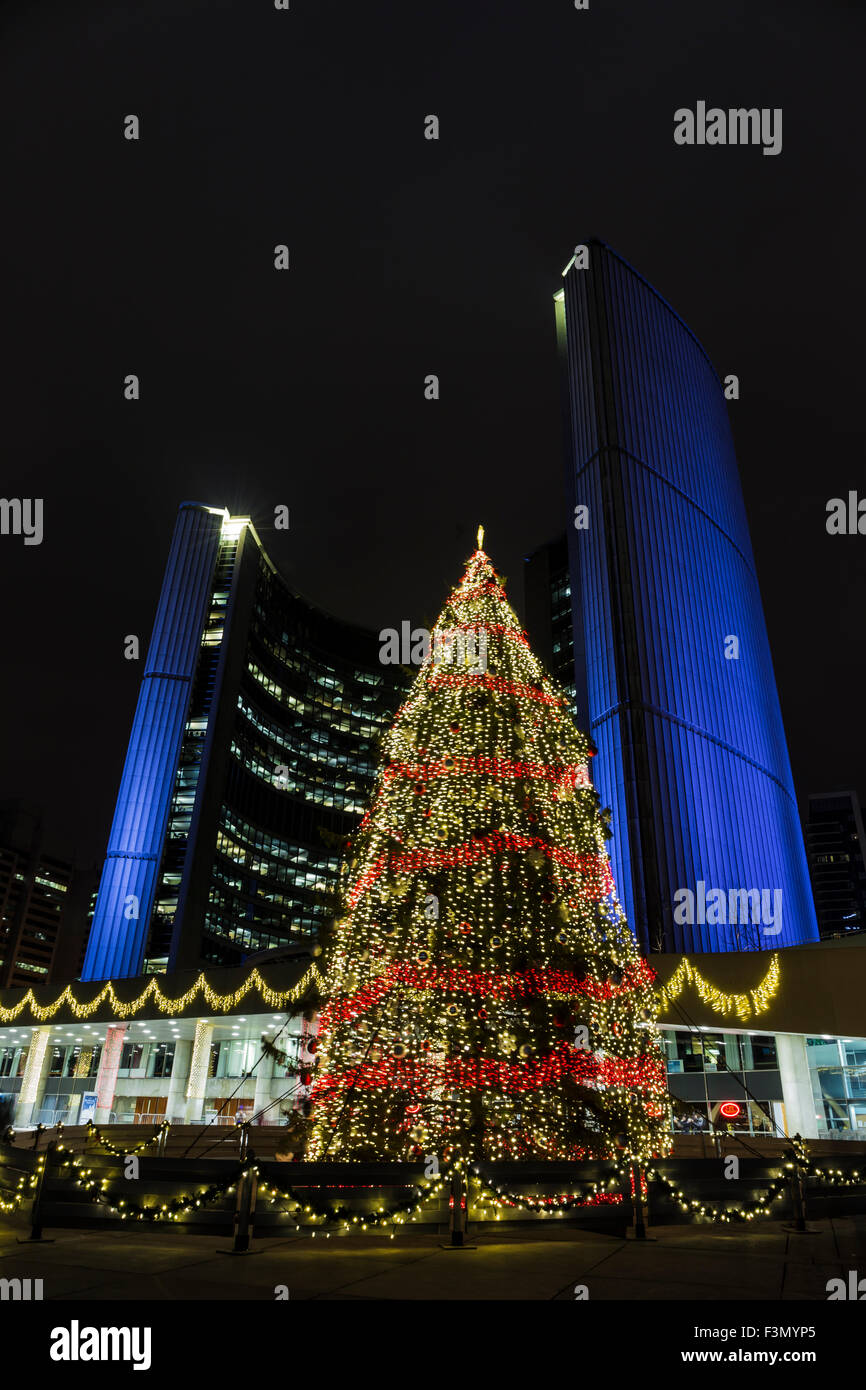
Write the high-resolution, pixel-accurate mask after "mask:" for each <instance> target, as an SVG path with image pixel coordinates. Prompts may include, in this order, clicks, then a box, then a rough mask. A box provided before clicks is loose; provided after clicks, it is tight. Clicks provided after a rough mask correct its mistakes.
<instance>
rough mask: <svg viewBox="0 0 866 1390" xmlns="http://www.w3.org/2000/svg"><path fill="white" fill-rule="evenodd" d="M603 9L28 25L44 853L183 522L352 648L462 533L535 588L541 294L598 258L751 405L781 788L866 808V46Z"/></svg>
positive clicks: (94, 794) (19, 790)
mask: <svg viewBox="0 0 866 1390" xmlns="http://www.w3.org/2000/svg"><path fill="white" fill-rule="evenodd" d="M590 3H591V7H590V9H589V11H587V12H577V11H575V10H574V8H573V5H572V3H571V0H524V3H517V2H516V0H497V3H493V2H492V0H471V2H469V0H459V3H457V0H438V3H436V4H435V5H424V4H417V3H416V4H411V3H407V0H395V3H384V2H383V0H378V2H377V0H368V3H365V4H359V3H357V0H354V3H347V2H346V0H338V3H322V0H291V9H290V11H289V12H288V13H283V12H277V11H275V10H274V9H273V7H272V4H271V3H270V0H233V2H232V3H220V0H206V3H205V0H198V3H195V2H194V0H147V3H145V4H139V5H135V6H132V5H125V4H122V3H119V2H118V0H105V3H103V4H92V3H89V0H76V3H74V4H69V3H68V0H67V2H66V3H63V4H59V3H51V4H49V3H40V2H39V0H30V3H27V4H23V3H11V4H10V3H8V0H7V4H6V6H5V11H4V18H3V20H2V21H0V23H2V33H0V53H2V58H0V111H2V130H3V136H2V139H3V145H4V149H3V163H2V167H3V185H4V194H5V197H4V204H5V210H4V215H3V223H2V228H3V243H4V252H3V266H4V271H5V274H4V281H5V284H4V293H3V317H4V320H5V325H4V326H5V336H6V343H7V348H8V352H7V354H6V356H7V359H8V360H7V365H6V367H5V370H4V374H3V387H4V398H5V399H4V409H3V424H4V431H3V433H4V436H5V439H4V444H5V448H4V450H3V458H4V467H3V473H2V477H0V495H2V496H5V497H18V496H23V497H42V498H44V504H45V528H46V529H45V538H44V541H43V543H42V545H41V546H38V547H36V546H31V547H24V546H23V543H22V541H21V539H20V538H17V537H0V565H2V592H3V623H2V653H3V656H2V660H3V671H4V678H3V682H2V723H0V797H3V796H24V797H26V798H28V799H30V800H32V801H36V802H39V803H42V805H43V806H44V808H45V812H46V819H47V823H48V826H49V829H50V831H51V832H52V837H53V839H54V840H55V843H56V844H57V846H58V848H66V849H72V848H73V847H74V848H75V849H76V851H77V853H78V855H79V856H80V857H81V858H82V859H88V858H96V857H97V856H99V855H101V853H102V852H103V850H104V846H105V841H106V838H107V834H108V828H109V823H110V817H111V810H112V806H113V799H114V795H115V793H116V788H117V781H118V778H119V774H120V769H121V766H122V761H123V756H124V752H125V746H126V739H127V736H128V732H129V726H130V721H131V718H132V713H133V709H134V705H135V699H136V695H137V689H138V682H139V679H140V675H141V669H142V668H141V664H140V663H139V664H135V663H130V662H126V661H124V659H123V637H124V635H125V634H127V633H131V632H136V633H139V634H141V636H142V638H143V639H146V638H147V636H148V635H149V631H150V624H151V621H152V617H153V612H154V607H155V604H156V600H157V596H158V592H159V585H160V581H161V576H162V568H163V565H164V561H165V557H166V552H167V548H168V543H169V539H170V534H171V528H172V525H173V520H174V514H175V511H176V508H177V505H178V503H179V502H180V501H182V500H184V499H195V500H200V501H204V502H208V503H211V504H213V505H219V506H222V505H226V506H228V507H230V508H231V509H232V510H233V511H236V512H249V513H251V514H252V515H253V517H254V518H255V519H256V521H257V524H258V525H259V528H260V532H261V534H262V537H263V539H264V541H265V544H266V545H267V546H268V547H269V549H270V550H271V553H272V555H273V558H274V559H275V561H276V562H277V564H278V565H279V566H280V567H281V568H282V570H283V572H284V574H285V575H286V577H287V578H288V579H289V581H290V582H291V583H293V584H294V585H295V587H297V588H298V589H300V590H301V591H302V592H304V593H305V594H307V595H308V597H310V598H311V599H313V600H314V601H315V602H317V603H319V604H320V605H322V606H323V607H325V608H328V609H330V610H331V611H332V612H335V613H337V614H340V615H341V616H343V617H346V618H350V619H353V620H355V621H359V622H363V623H366V624H369V625H371V626H376V627H379V626H384V625H397V624H399V622H400V621H401V620H402V619H403V618H410V619H412V620H413V621H414V622H420V621H422V620H423V618H424V617H425V616H426V615H433V614H435V613H436V612H437V611H438V609H439V607H440V605H441V601H442V599H443V597H444V594H445V591H446V590H447V588H448V587H449V586H450V585H451V584H452V583H453V582H454V581H455V579H456V578H457V577H458V574H459V572H460V568H461V565H462V561H463V559H464V557H465V556H466V554H467V553H468V552H469V550H470V549H471V542H472V538H473V536H474V531H475V527H476V525H477V523H478V521H479V520H483V522H484V523H485V525H486V527H487V549H488V550H489V552H490V553H491V555H492V556H493V558H494V560H495V562H496V563H497V565H498V566H499V568H500V569H501V570H502V571H503V572H504V573H505V574H506V575H509V576H511V577H512V584H511V588H512V597H513V598H515V599H517V598H519V595H520V570H521V563H522V558H523V556H524V555H526V554H528V553H529V551H530V550H531V549H533V548H534V547H535V546H537V545H539V544H541V543H542V542H544V541H546V540H548V539H551V538H552V537H553V536H555V535H556V534H557V533H558V532H560V531H562V530H563V529H564V526H565V522H566V517H565V512H564V500H563V489H562V455H561V439H560V415H559V395H558V391H559V382H558V375H557V362H556V353H555V340H554V329H553V312H552V295H553V293H554V291H555V290H556V289H557V288H558V286H559V284H560V283H561V281H560V272H561V270H562V268H563V267H564V266H565V264H566V262H567V261H568V259H569V257H570V255H571V248H572V246H573V245H574V243H575V241H578V240H580V239H582V238H584V237H587V236H590V235H597V236H600V237H603V238H604V239H605V240H606V241H608V242H609V243H610V244H611V245H612V246H614V247H615V248H616V249H617V250H618V251H619V252H620V253H621V254H622V255H624V256H625V257H626V259H628V260H629V261H630V262H631V263H632V264H633V265H634V266H636V267H637V269H639V270H640V271H641V272H642V273H643V274H644V275H646V276H647V278H648V279H649V280H650V281H651V282H652V283H653V284H654V285H655V286H656V287H657V288H658V289H659V290H660V292H661V293H662V294H663V295H664V296H665V297H666V298H667V299H668V300H670V302H671V303H672V304H673V306H674V307H675V308H676V309H677V311H678V312H679V313H680V314H681V315H682V316H683V317H684V318H685V319H686V321H687V322H688V323H689V324H690V326H691V327H692V328H693V329H694V331H695V332H696V333H697V335H698V337H699V338H700V339H701V341H702V342H703V344H704V346H705V347H706V349H707V351H708V352H709V355H710V357H711V358H712V360H713V362H714V363H715V365H716V367H717V369H718V371H719V372H720V373H721V374H722V375H725V374H726V373H728V372H735V373H737V375H738V376H739V378H740V382H741V391H742V398H741V400H740V401H739V402H737V403H736V404H733V405H732V406H731V407H730V411H731V420H732V425H733V430H734V436H735V440H736V446H737V454H738V458H739V463H740V470H741V475H742V480H743V488H744V491H745V497H746V505H747V510H748V514H749V519H750V524H751V529H752V538H753V543H754V548H755V552H756V557H757V564H758V572H759V576H760V580H761V586H762V592H763V596H764V603H765V608H766V614H767V623H768V627H769V632H770V640H771V645H772V650H773V656H774V661H775V667H776V674H777V679H778V683H779V687H780V694H781V699H782V708H783V713H784V715H785V722H786V727H787V731H788V738H789V745H790V750H791V757H792V762H793V767H794V775H795V780H796V782H797V787H798V791H799V793H800V794H801V796H802V795H803V794H805V793H807V792H808V791H810V790H828V789H831V788H834V787H839V786H850V785H855V786H858V787H860V788H866V778H864V770H866V757H864V750H863V741H862V734H861V728H862V704H863V664H864V663H863V623H864V619H863V614H864V599H866V584H864V578H866V537H829V536H828V535H827V534H826V530H825V507H826V502H827V500H828V498H830V497H833V496H844V495H846V494H847V492H848V490H849V489H852V488H853V489H857V488H859V489H860V491H861V494H863V495H866V468H864V466H863V440H862V428H861V420H862V406H861V398H862V381H863V354H862V351H861V338H862V324H863V322H864V319H866V313H864V310H866V305H864V281H866V268H864V259H866V258H864V253H863V247H864V244H866V226H864V192H863V186H864V185H863V175H862V163H863V161H862V145H861V138H862V132H863V129H864V111H863V96H862V93H863V82H862V54H863V51H864V29H866V21H864V16H863V13H862V11H860V6H859V5H858V4H856V3H854V0H851V2H850V3H841V0H823V3H822V4H821V5H816V4H815V3H814V0H810V2H809V3H804V0H784V3H778V4H775V3H773V4H769V3H757V0H741V2H737V0H734V2H733V3H726V4H724V5H720V4H710V3H708V2H707V0H704V2H703V3H695V0H653V3H651V4H650V3H647V0H590ZM699 99H700V100H706V101H707V102H708V103H709V104H711V105H713V104H715V105H719V106H723V107H729V106H731V107H733V106H758V107H781V108H782V109H783V112H784V117H783V151H782V153H781V155H779V156H778V157H775V158H773V157H764V156H763V155H762V154H761V151H760V149H754V148H703V149H699V148H694V149H685V148H681V147H677V146H676V145H675V144H674V141H673V124H674V123H673V113H674V110H675V109H676V108H677V107H680V106H692V107H693V106H694V104H695V103H696V102H697V101H698V100H699ZM129 113H135V114H137V115H138V116H139V117H140V121H141V139H140V141H139V142H138V143H131V142H128V141H126V140H124V138H123V118H124V117H125V116H126V115H127V114H129ZM430 113H435V114H436V115H438V117H439V119H440V122H441V138H440V140H439V141H438V142H432V141H427V140H425V139H424V137H423V129H424V117H425V116H426V115H427V114H430ZM278 242H285V243H287V244H288V245H289V247H290V255H291V269H290V270H289V271H288V272H286V273H278V272H276V271H275V270H274V269H273V247H274V245H275V244H276V243H278ZM129 372H135V373H137V374H139V375H140V377H141V381H142V399H141V401H139V402H137V403H134V404H131V403H126V402H124V401H123V398H122V383H123V378H124V376H125V375H126V374H127V373H129ZM431 372H434V373H437V374H438V375H439V377H440V380H441V399H440V400H439V401H438V402H436V403H429V402H425V400H424V396H423V381H424V377H425V375H426V374H427V373H431ZM280 503H285V504H286V505H288V506H289V507H290V509H291V530H290V532H289V533H288V535H279V534H274V533H272V532H271V531H269V524H268V522H269V518H270V517H272V515H273V508H274V506H275V505H277V504H280Z"/></svg>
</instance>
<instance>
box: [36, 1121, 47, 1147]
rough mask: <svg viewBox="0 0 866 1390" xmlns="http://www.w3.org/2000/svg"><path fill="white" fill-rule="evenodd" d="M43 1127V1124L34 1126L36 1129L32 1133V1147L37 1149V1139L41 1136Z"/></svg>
mask: <svg viewBox="0 0 866 1390" xmlns="http://www.w3.org/2000/svg"><path fill="white" fill-rule="evenodd" d="M44 1129H45V1126H44V1125H37V1126H36V1131H35V1133H34V1135H33V1147H34V1149H38V1148H39V1140H40V1138H41V1136H42V1131H43V1130H44Z"/></svg>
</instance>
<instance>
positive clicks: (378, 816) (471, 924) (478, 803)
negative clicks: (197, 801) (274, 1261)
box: [308, 531, 670, 1161]
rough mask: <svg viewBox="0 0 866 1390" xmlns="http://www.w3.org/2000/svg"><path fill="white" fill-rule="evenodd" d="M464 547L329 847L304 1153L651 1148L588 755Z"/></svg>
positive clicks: (650, 1035)
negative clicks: (454, 580) (367, 788)
mask: <svg viewBox="0 0 866 1390" xmlns="http://www.w3.org/2000/svg"><path fill="white" fill-rule="evenodd" d="M482 543H483V532H482V531H479V537H478V546H479V548H478V550H476V552H475V554H474V555H473V556H472V557H471V559H470V560H469V562H468V565H467V569H466V572H465V574H464V576H463V579H462V580H461V582H460V584H459V585H458V586H457V588H455V589H454V590H453V591H452V593H451V596H450V597H449V599H448V601H447V603H446V604H445V607H444V609H443V611H442V614H441V615H440V617H439V620H438V623H437V626H436V629H435V631H434V633H433V641H432V643H431V649H430V652H429V654H428V656H427V659H426V661H425V663H424V665H423V666H422V667H421V670H420V671H419V674H418V676H417V679H416V680H415V682H414V685H413V686H412V689H411V691H410V694H409V696H408V698H407V700H406V702H405V704H404V705H403V706H402V707H401V709H400V710H399V711H398V713H397V716H396V719H395V722H394V724H393V727H392V728H391V730H390V732H389V733H388V735H387V736H386V738H385V739H384V741H383V750H382V751H383V757H382V762H381V766H380V769H379V775H378V781H377V785H376V790H375V794H374V797H373V802H372V805H371V806H370V809H369V810H368V812H367V814H366V815H365V817H364V819H363V821H362V822H361V825H360V827H359V829H358V831H357V833H356V834H355V836H354V838H353V840H352V842H351V845H350V849H349V856H348V862H347V863H346V865H345V867H344V875H345V877H344V890H343V899H342V903H343V906H342V914H341V916H340V918H339V920H338V921H337V922H336V925H335V928H334V932H333V936H332V940H331V944H330V947H329V949H328V952H327V956H326V958H325V966H324V985H323V997H324V999H325V1004H324V1008H323V1009H322V1012H321V1015H320V1034H319V1044H318V1061H317V1067H316V1071H315V1075H314V1078H313V1085H312V1092H311V1098H312V1120H311V1134H310V1143H309V1149H308V1157H309V1158H312V1159H322V1158H328V1159H344V1158H356V1159H370V1158H392V1159H403V1160H409V1159H416V1158H418V1157H419V1156H420V1155H423V1154H435V1155H437V1157H438V1158H440V1159H444V1160H446V1161H447V1160H448V1159H449V1158H451V1157H453V1156H455V1155H458V1154H460V1155H463V1156H464V1157H466V1158H468V1159H472V1160H476V1159H481V1158H486V1159H498V1158H519V1159H520V1158H536V1159H537V1158H547V1159H554V1158H581V1157H606V1156H612V1155H614V1154H616V1153H617V1152H619V1153H621V1155H622V1156H623V1157H624V1158H634V1159H636V1160H642V1159H646V1158H648V1157H649V1156H650V1154H651V1153H658V1152H660V1151H663V1150H664V1149H665V1139H664V1135H665V1131H667V1130H669V1128H670V1123H669V1116H668V1101H667V1087H666V1077H665V1067H664V1064H663V1061H662V1054H661V1050H660V1045H659V1041H658V1035H657V1032H656V1029H655V1017H656V1003H655V995H654V991H653V984H652V980H653V976H652V972H651V971H650V970H649V968H648V967H647V965H646V963H645V962H644V961H642V960H641V958H640V956H639V954H638V950H637V946H636V944H635V942H634V938H633V937H632V935H631V932H630V931H629V929H628V926H627V923H626V921H625V918H624V916H623V913H622V911H621V909H620V907H619V905H618V903H617V902H616V897H615V890H614V884H613V881H612V877H611V871H610V861H609V857H608V854H607V850H606V835H607V833H608V832H607V831H606V826H605V822H604V816H603V813H602V811H601V809H600V805H599V798H598V794H597V793H596V792H595V791H594V790H593V788H592V784H591V782H590V779H589V775H588V760H589V758H590V757H591V755H592V752H593V750H592V749H591V747H590V743H589V740H588V739H587V738H586V737H585V735H583V734H581V733H579V732H578V731H577V729H576V728H575V726H574V723H573V720H572V718H571V715H570V713H569V709H568V699H567V697H566V696H565V695H564V693H563V692H562V691H561V690H560V689H558V688H557V687H556V686H555V685H554V684H553V682H552V681H551V680H550V679H549V678H548V676H547V675H546V674H545V672H544V670H543V668H542V667H541V665H540V663H539V662H538V660H537V659H536V658H535V656H534V655H533V653H532V651H531V650H530V647H529V643H528V641H527V637H526V633H525V632H524V631H523V630H522V629H521V627H520V624H519V622H518V620H517V618H516V616H515V614H514V612H513V610H512V609H511V607H510V606H509V604H508V602H507V600H506V597H505V592H504V588H503V582H502V581H501V580H500V578H499V576H498V575H497V574H496V572H495V570H494V569H493V566H492V564H491V562H490V560H489V559H488V557H487V555H486V554H485V553H484V551H483V550H482V549H481V545H482Z"/></svg>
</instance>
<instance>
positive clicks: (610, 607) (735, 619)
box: [556, 241, 818, 951]
mask: <svg viewBox="0 0 866 1390" xmlns="http://www.w3.org/2000/svg"><path fill="white" fill-rule="evenodd" d="M584 260H585V261H586V265H585V266H584V267H583V268H580V264H579V263H577V262H575V261H573V262H572V263H571V264H570V265H569V267H568V269H567V271H566V273H565V277H564V290H563V291H561V292H560V293H559V294H557V296H556V311H557V330H558V338H559V343H560V355H561V362H562V366H563V374H564V388H565V389H564V402H565V413H566V448H567V455H568V461H567V475H568V490H569V501H570V505H571V508H572V516H573V521H574V524H570V526H569V555H570V567H571V576H572V589H573V594H574V624H575V662H576V672H577V682H578V720H579V723H580V724H581V726H582V727H583V728H586V729H588V730H589V731H590V732H591V734H592V737H593V739H594V740H595V742H596V744H597V746H598V754H599V755H598V757H597V758H596V759H595V760H594V764H593V771H594V775H595V779H596V782H597V785H598V790H599V792H600V794H601V798H602V803H603V804H604V805H608V806H610V807H611V809H612V812H613V818H612V830H613V841H612V846H611V855H612V859H613V866H614V876H615V879H616V883H617V888H618V891H619V896H620V900H621V901H622V903H623V907H624V908H625V911H626V913H627V916H628V920H629V922H630V923H631V925H632V927H633V929H634V931H635V932H636V934H637V937H638V940H639V942H640V943H641V945H642V946H643V948H644V949H645V950H647V951H730V950H744V949H753V950H754V949H770V948H775V947H778V946H789V945H794V944H797V943H803V942H807V941H813V940H817V937H818V932H817V926H816V921H815V911H814V906H813V902H812V894H811V891H810V887H809V877H808V870H807V865H806V856H805V851H804V848H803V839H802V833H801V830H800V822H799V817H798V814H797V804H796V799H795V794H794V786H793V781H792V777H791V768H790V763H789V759H788V750H787V745H786V742H785V732H784V728H783V725H782V716H781V710H780V707H779V699H778V695H777V692H776V682H775V678H774V675H773V665H772V660H771V657H770V648H769V643H768V640H767V632H766V627H765V624H764V615H763V609H762V605H761V596H760V591H759V588H758V580H757V576H756V573H755V562H754V558H753V555H752V547H751V542H750V539H749V530H748V525H747V521H746V514H745V509H744V506H743V497H742V492H741V489H740V482H739V476H738V472H737V462H736V458H735V455H734V447H733V440H732V438H731V432H730V427H729V425H728V419H727V408H726V404H725V397H724V391H723V388H722V384H721V382H720V381H719V378H718V376H717V375H716V372H715V370H714V369H713V366H712V364H711V362H710V360H709V358H708V357H707V354H706V353H705V351H704V349H703V348H702V347H701V345H700V343H699V342H698V340H697V338H696V337H695V336H694V334H693V333H692V331H691V330H690V329H689V328H688V327H687V325H686V324H685V323H684V322H683V321H682V319H680V318H679V317H678V315H677V314H676V313H674V311H673V309H672V308H671V307H670V305H669V304H667V303H666V302H665V300H663V299H662V298H661V296H660V295H659V294H658V293H657V292H656V291H655V290H654V289H653V288H652V286H651V285H650V284H648V283H647V281H646V280H644V279H643V277H642V276H640V275H639V274H638V273H637V272H636V271H635V270H634V269H632V267H631V266H629V265H628V264H627V263H626V262H625V261H623V260H622V258H621V257H619V256H618V255H616V253H615V252H614V251H612V250H611V249H610V247H608V246H605V245H604V244H603V243H601V242H597V241H593V242H590V243H588V244H587V255H586V256H585V257H581V263H582V262H583V261H584ZM575 509H579V510H575ZM582 509H585V510H582Z"/></svg>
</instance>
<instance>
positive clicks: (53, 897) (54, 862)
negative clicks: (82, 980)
mask: <svg viewBox="0 0 866 1390" xmlns="http://www.w3.org/2000/svg"><path fill="white" fill-rule="evenodd" d="M72 882H73V870H72V865H71V864H70V863H69V861H68V860H64V859H59V858H57V857H55V856H54V855H51V854H48V853H47V852H46V851H45V848H44V845H43V830H42V816H41V812H40V810H39V808H38V807H37V806H32V805H30V804H29V803H27V802H23V801H6V802H3V803H2V804H0V989H6V988H8V987H9V986H10V985H44V984H45V983H46V981H48V980H49V979H51V978H52V964H53V960H54V952H55V947H56V945H57V938H58V933H59V931H60V927H61V923H62V922H63V921H64V920H68V915H69V914H68V912H67V901H68V895H69V891H70V887H71V885H72Z"/></svg>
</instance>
